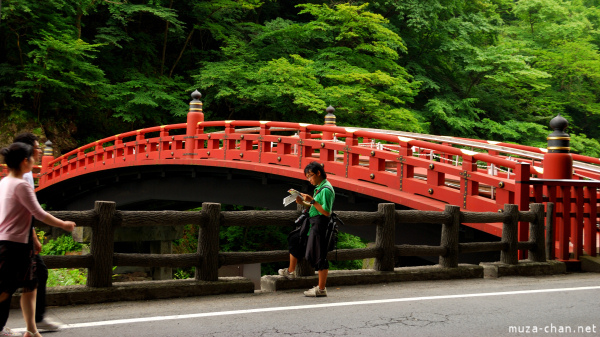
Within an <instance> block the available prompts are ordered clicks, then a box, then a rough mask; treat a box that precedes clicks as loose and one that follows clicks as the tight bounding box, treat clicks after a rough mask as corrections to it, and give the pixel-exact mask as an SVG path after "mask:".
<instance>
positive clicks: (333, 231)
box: [325, 212, 344, 260]
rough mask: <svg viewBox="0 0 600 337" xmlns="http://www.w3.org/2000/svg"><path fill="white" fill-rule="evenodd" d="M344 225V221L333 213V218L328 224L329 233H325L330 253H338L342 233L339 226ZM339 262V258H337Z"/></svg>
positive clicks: (331, 217)
mask: <svg viewBox="0 0 600 337" xmlns="http://www.w3.org/2000/svg"><path fill="white" fill-rule="evenodd" d="M340 225H342V226H343V225H344V223H343V222H342V220H341V219H340V218H339V217H338V216H337V214H335V213H334V212H331V216H330V218H329V223H328V224H327V231H326V232H325V237H326V238H327V251H328V252H330V251H332V250H334V249H335V250H336V253H337V243H338V234H339V232H340V230H339V226H340ZM336 260H337V256H336Z"/></svg>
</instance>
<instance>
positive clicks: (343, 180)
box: [37, 99, 600, 260]
mask: <svg viewBox="0 0 600 337" xmlns="http://www.w3.org/2000/svg"><path fill="white" fill-rule="evenodd" d="M198 102H199V101H197V100H196V99H195V100H194V101H192V103H191V107H192V108H191V110H190V114H189V115H188V123H182V124H174V125H165V126H156V127H151V128H147V129H143V130H137V131H131V132H128V133H124V134H119V135H115V136H112V137H108V138H105V139H102V140H99V141H96V142H94V143H90V144H88V145H86V146H83V147H80V148H78V149H76V150H73V151H71V152H69V153H67V154H65V155H62V156H60V157H58V158H56V159H55V158H53V157H52V156H51V155H46V154H47V153H51V152H45V155H44V157H43V160H42V166H41V168H40V171H39V173H38V177H39V182H38V188H37V191H38V192H40V191H43V190H44V189H48V188H49V187H52V186H55V185H56V184H59V183H62V182H68V181H69V180H70V179H73V178H76V177H79V176H83V175H88V174H91V173H94V172H99V171H108V170H115V169H119V168H125V167H132V166H137V167H149V166H155V165H193V166H204V167H219V168H232V169H239V170H246V171H254V172H262V173H268V174H272V175H277V176H284V177H289V178H292V179H299V180H303V179H304V174H303V168H304V167H305V166H306V165H307V164H308V163H309V162H311V161H314V160H316V161H318V162H320V163H322V164H323V165H324V167H325V171H326V172H327V173H328V175H329V180H330V181H331V182H332V184H333V185H334V186H336V187H337V188H340V189H344V190H347V191H352V192H355V193H359V194H363V195H367V196H372V197H375V198H379V199H383V200H387V201H390V202H394V203H397V204H401V205H404V206H407V207H410V208H413V209H417V210H438V211H441V210H443V209H444V207H445V205H446V204H453V205H458V206H460V207H462V208H463V209H465V210H469V211H486V212H489V211H493V212H496V211H499V210H501V209H503V208H504V205H505V204H509V203H510V204H516V205H518V206H519V208H520V209H521V210H528V209H529V203H531V202H538V203H539V202H544V203H545V202H553V203H555V205H556V207H555V210H556V212H555V214H554V215H553V216H554V217H555V218H556V219H555V223H556V229H555V241H556V256H557V258H559V259H562V260H569V259H570V258H571V259H578V258H579V256H580V255H582V254H583V252H584V251H585V252H586V253H587V254H588V255H590V256H596V253H597V249H598V247H597V246H598V243H597V242H598V239H597V236H598V228H597V224H598V221H597V220H598V219H597V206H598V188H599V187H600V181H599V180H600V167H599V166H596V165H595V164H600V161H599V160H598V159H597V158H590V157H585V156H580V155H575V154H573V155H571V154H568V153H567V155H568V156H571V157H572V158H573V159H574V160H575V161H574V162H572V163H571V165H572V174H573V179H544V171H546V172H547V174H546V178H547V177H548V176H551V175H549V174H548V171H549V170H554V171H555V168H553V167H551V166H553V165H558V164H557V161H556V160H554V161H552V160H548V153H547V152H548V151H547V150H546V149H540V148H534V147H528V146H522V145H515V144H507V143H498V142H492V141H481V140H473V139H464V138H454V137H443V136H431V135H423V134H414V133H407V132H399V131H387V130H373V129H364V128H353V127H352V128H351V127H340V126H335V125H331V124H330V125H314V124H303V123H288V122H273V121H270V122H267V121H243V120H240V121H237V120H233V121H203V115H202V114H201V111H202V110H201V109H202V108H201V103H200V104H198ZM195 104H196V105H195ZM198 105H199V107H198ZM328 116H330V115H328ZM329 118H331V117H329ZM334 118H335V117H334ZM550 138H551V137H549V139H550ZM557 138H560V137H557ZM563 138H564V137H563ZM563 152H564V151H563ZM567 152H568V151H567ZM559 155H562V156H563V157H564V153H562V154H559ZM571 157H569V158H571ZM544 163H546V165H544ZM569 170H571V168H569ZM57 197H58V196H57ZM465 225H467V226H471V227H473V228H476V229H478V230H481V231H484V232H487V233H491V234H494V235H496V236H501V227H502V224H499V223H486V224H465ZM527 231H528V226H527V224H523V225H522V226H520V229H519V240H520V241H526V240H527V238H528V232H527Z"/></svg>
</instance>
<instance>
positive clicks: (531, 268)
mask: <svg viewBox="0 0 600 337" xmlns="http://www.w3.org/2000/svg"><path fill="white" fill-rule="evenodd" d="M479 265H480V266H482V267H483V269H484V275H485V277H495V278H497V277H502V276H541V275H556V274H564V273H566V272H567V267H566V265H565V264H564V263H563V262H560V261H546V262H531V261H528V260H522V261H519V264H517V265H510V264H504V263H502V262H482V263H480V264H479Z"/></svg>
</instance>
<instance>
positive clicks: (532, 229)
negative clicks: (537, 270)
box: [529, 204, 546, 262]
mask: <svg viewBox="0 0 600 337" xmlns="http://www.w3.org/2000/svg"><path fill="white" fill-rule="evenodd" d="M530 211H531V212H533V213H534V214H535V222H530V223H529V241H532V242H533V243H535V248H534V249H533V250H529V259H530V260H531V261H533V262H546V252H545V248H544V247H545V242H544V204H531V206H530Z"/></svg>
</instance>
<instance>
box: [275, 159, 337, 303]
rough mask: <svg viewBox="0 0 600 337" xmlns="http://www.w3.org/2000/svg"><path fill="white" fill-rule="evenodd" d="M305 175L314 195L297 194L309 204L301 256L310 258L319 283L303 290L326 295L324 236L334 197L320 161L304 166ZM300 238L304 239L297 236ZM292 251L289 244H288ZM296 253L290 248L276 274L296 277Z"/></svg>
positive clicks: (309, 260)
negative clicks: (285, 265)
mask: <svg viewBox="0 0 600 337" xmlns="http://www.w3.org/2000/svg"><path fill="white" fill-rule="evenodd" d="M304 174H305V175H306V179H308V182H310V183H311V184H312V185H314V186H316V187H315V191H314V195H313V196H311V195H309V194H304V193H302V196H300V197H297V198H296V202H297V203H299V204H301V205H305V206H310V209H309V210H308V215H309V218H308V219H307V220H306V221H308V222H309V223H308V225H309V228H310V229H309V231H308V240H307V244H306V248H305V252H306V253H305V255H304V258H306V260H307V261H308V262H310V263H311V264H312V265H313V267H314V268H315V269H316V270H317V271H318V273H319V285H317V286H316V287H314V288H312V289H309V290H307V291H305V292H304V295H305V296H309V297H323V296H327V288H326V287H325V285H326V283H327V274H328V273H329V261H327V238H326V235H325V232H326V230H327V224H328V223H329V217H330V216H331V211H332V209H333V202H334V200H335V191H334V190H333V187H332V186H331V184H330V183H329V181H327V174H326V173H325V170H324V169H323V165H321V164H319V163H318V162H312V163H310V164H308V165H307V166H306V167H305V168H304ZM300 242H303V240H302V239H300ZM290 251H291V248H290ZM297 263H298V257H297V256H294V255H293V254H292V253H291V252H290V266H289V267H288V268H284V269H279V272H278V273H279V275H281V276H285V277H286V278H288V279H293V278H295V277H296V265H297Z"/></svg>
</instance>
